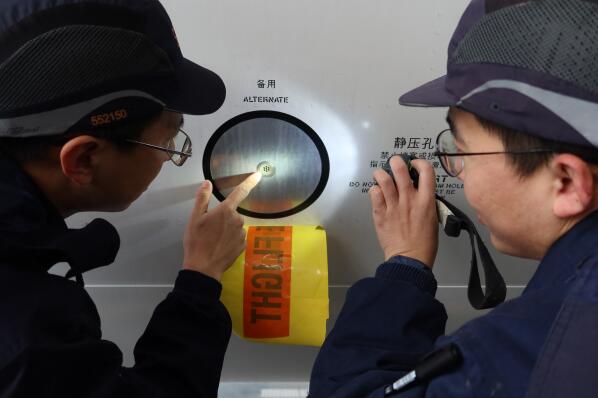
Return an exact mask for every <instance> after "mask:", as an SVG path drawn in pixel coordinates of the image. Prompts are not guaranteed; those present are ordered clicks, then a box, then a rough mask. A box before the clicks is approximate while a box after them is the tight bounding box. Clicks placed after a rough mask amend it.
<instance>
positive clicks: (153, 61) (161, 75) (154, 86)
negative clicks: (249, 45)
mask: <svg viewBox="0 0 598 398" xmlns="http://www.w3.org/2000/svg"><path fill="white" fill-rule="evenodd" d="M225 96H226V90H225V86H224V83H223V81H222V79H221V78H220V77H219V76H218V75H217V74H215V73H214V72H212V71H210V70H208V69H206V68H203V67H202V66H199V65H197V64H195V63H193V62H191V61H189V60H188V59H186V58H184V57H183V54H182V52H181V49H180V47H179V43H178V40H177V37H176V33H175V30H174V28H173V26H172V23H171V21H170V18H169V17H168V14H167V13H166V10H165V9H164V7H163V6H162V5H161V4H160V2H159V1H158V0H3V1H2V2H0V137H33V136H51V135H58V134H63V133H65V132H67V131H72V130H73V129H74V128H78V129H82V130H83V131H84V130H86V129H95V128H102V127H106V126H108V125H114V124H119V123H124V122H128V121H134V120H136V119H141V118H144V117H147V116H148V115H151V114H156V113H157V112H159V111H160V110H163V109H168V110H173V111H177V112H180V113H184V114H191V115H203V114H209V113H212V112H215V111H216V110H217V109H218V108H220V106H221V105H222V103H223V102H224V98H225Z"/></svg>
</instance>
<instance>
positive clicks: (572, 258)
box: [525, 211, 598, 292]
mask: <svg viewBox="0 0 598 398" xmlns="http://www.w3.org/2000/svg"><path fill="white" fill-rule="evenodd" d="M597 241H598V211H597V212H594V213H592V214H590V215H588V216H587V217H586V218H584V219H583V220H581V221H580V222H578V223H577V224H576V225H575V226H573V228H572V229H571V230H570V231H568V232H567V233H566V234H565V235H563V236H561V237H560V238H559V239H558V240H557V241H556V242H555V243H554V244H553V245H552V246H551V247H550V249H548V252H547V253H546V255H545V256H544V258H543V259H542V261H541V262H540V265H539V266H538V269H537V271H536V273H535V274H534V276H533V278H532V279H531V280H530V282H529V283H528V285H527V288H526V289H525V292H529V291H533V290H535V289H539V288H541V287H544V286H547V285H553V284H563V283H564V282H565V280H567V279H568V278H569V277H571V276H572V275H574V274H575V271H576V270H577V268H578V267H579V266H580V265H582V264H583V262H584V261H585V260H586V259H588V257H590V256H592V255H598V246H596V242H597Z"/></svg>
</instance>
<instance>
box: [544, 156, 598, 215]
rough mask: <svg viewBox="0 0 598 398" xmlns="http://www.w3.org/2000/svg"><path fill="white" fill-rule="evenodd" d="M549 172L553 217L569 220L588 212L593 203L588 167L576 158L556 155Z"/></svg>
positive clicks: (592, 184)
mask: <svg viewBox="0 0 598 398" xmlns="http://www.w3.org/2000/svg"><path fill="white" fill-rule="evenodd" d="M551 170H552V172H553V183H554V194H555V200H554V202H553V212H554V215H555V216H557V217H560V218H570V217H575V216H579V215H581V214H583V213H585V212H587V211H588V210H590V208H591V207H592V206H593V205H594V202H595V193H594V188H595V181H594V175H593V173H592V170H591V168H590V166H589V165H588V164H587V163H586V162H584V161H583V160H581V159H580V158H579V157H577V156H574V155H571V154H558V155H556V156H555V157H554V158H553V159H552V160H551Z"/></svg>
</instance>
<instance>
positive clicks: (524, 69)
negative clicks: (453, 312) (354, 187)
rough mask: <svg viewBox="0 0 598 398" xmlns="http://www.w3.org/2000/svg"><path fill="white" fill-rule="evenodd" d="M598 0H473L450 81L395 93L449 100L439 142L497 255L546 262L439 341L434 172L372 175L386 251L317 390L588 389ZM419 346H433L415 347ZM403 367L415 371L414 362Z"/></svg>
mask: <svg viewBox="0 0 598 398" xmlns="http://www.w3.org/2000/svg"><path fill="white" fill-rule="evenodd" d="M596 59H598V2H597V1H594V0H591V1H590V0H539V1H522V0H473V1H471V3H470V5H469V7H468V8H467V10H466V11H465V13H464V15H463V17H462V19H461V21H460V23H459V26H458V27H457V29H456V32H455V33H454V35H453V37H452V39H451V42H450V45H449V62H448V73H447V75H446V76H444V77H441V78H439V79H437V80H434V81H432V82H430V83H428V84H426V85H424V86H421V87H419V88H417V89H415V90H413V91H411V92H409V93H407V94H406V95H404V96H402V97H401V99H400V102H401V104H403V105H408V106H426V107H449V112H448V119H447V120H448V124H449V127H450V128H449V130H445V131H443V132H442V133H441V134H440V135H439V137H438V139H437V146H438V147H437V151H438V152H437V155H438V156H439V158H440V160H441V162H442V166H443V167H444V169H445V171H446V172H447V173H448V174H449V175H451V176H453V177H457V178H459V179H461V181H462V182H463V185H464V190H465V196H466V198H467V200H468V202H469V204H470V205H471V206H472V208H473V209H474V210H475V212H476V213H477V216H478V219H479V222H480V223H481V224H483V225H485V226H486V227H487V228H488V229H489V231H490V234H491V240H492V244H493V245H494V246H495V247H496V248H497V249H498V250H500V251H501V252H503V253H507V254H510V255H513V256H517V257H523V258H530V259H537V260H539V261H540V264H539V266H538V268H537V270H536V273H535V275H534V276H533V278H532V279H531V281H530V282H529V284H528V285H527V287H526V289H525V291H524V292H523V294H522V295H521V296H520V297H518V298H515V299H513V300H510V301H507V302H506V303H504V304H501V305H499V306H498V307H497V308H495V309H494V310H493V311H491V312H489V313H488V314H486V315H484V316H482V317H480V318H477V319H475V320H473V321H471V322H469V323H467V324H465V325H464V326H463V327H461V328H460V329H459V330H457V331H456V332H455V333H453V334H452V335H449V336H445V331H444V328H445V322H446V313H445V310H444V306H443V305H442V304H441V303H440V302H438V301H437V300H436V299H435V298H434V295H435V291H436V286H437V285H436V280H435V279H434V275H433V273H432V267H433V265H434V262H435V258H436V251H437V242H438V241H437V234H438V227H437V218H436V209H435V200H434V194H435V178H434V172H433V169H432V167H431V166H430V165H429V164H428V163H427V162H425V161H422V160H417V161H414V162H413V165H414V167H415V168H416V169H417V170H418V171H419V174H420V178H419V186H418V188H415V187H414V185H413V184H412V183H411V180H410V178H409V175H408V173H407V169H406V166H405V164H404V162H403V161H402V160H401V159H400V158H398V157H394V158H393V159H392V160H391V167H392V169H393V172H394V175H395V181H392V179H391V177H390V176H389V175H388V174H387V173H386V172H383V171H377V172H376V173H375V175H374V177H375V179H376V181H377V182H378V186H377V187H374V188H373V189H372V190H371V201H372V207H373V218H374V224H375V227H376V231H377V234H378V238H379V242H380V245H381V247H382V250H383V253H384V257H385V260H386V262H385V263H384V264H382V265H381V266H380V267H379V268H378V270H377V272H376V276H375V277H374V278H369V279H365V280H362V281H359V282H357V284H355V285H354V286H353V287H352V288H351V289H350V291H349V293H348V294H347V299H346V303H345V306H344V308H343V311H342V312H341V314H340V316H339V318H338V320H337V323H336V325H335V327H334V329H333V330H332V331H331V333H330V335H329V336H328V338H327V340H326V342H325V344H324V346H323V348H322V350H321V352H320V354H319V356H318V358H317V361H316V364H315V366H314V369H313V373H312V379H311V386H310V396H311V397H328V398H330V397H385V396H397V397H509V398H510V397H523V396H528V397H543V398H546V397H596V396H598V378H597V377H596V369H598V294H597V293H598V248H597V247H598V246H597V243H598V213H597V212H596V210H598V149H597V146H598V68H597V67H596ZM426 354H429V355H428V356H427V357H424V356H425V355H426ZM414 369H415V371H414V372H412V370H414Z"/></svg>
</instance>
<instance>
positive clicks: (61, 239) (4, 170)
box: [0, 153, 120, 283]
mask: <svg viewBox="0 0 598 398" xmlns="http://www.w3.org/2000/svg"><path fill="white" fill-rule="evenodd" d="M0 198H2V200H1V201H0V263H2V264H6V265H13V266H18V267H21V268H29V269H34V270H40V271H44V272H47V271H48V270H49V269H50V268H51V267H52V266H53V265H54V264H57V263H60V262H66V263H68V264H69V265H70V267H71V270H70V271H69V273H68V274H67V277H72V276H77V280H78V281H79V282H80V283H82V282H83V280H82V278H81V274H82V273H83V272H86V271H89V270H91V269H94V268H99V267H102V266H106V265H108V264H111V263H112V262H113V261H114V259H115V258H116V254H117V252H118V249H119V247H120V238H119V236H118V233H117V231H116V229H115V228H114V226H112V225H111V224H110V223H109V222H108V221H106V220H102V219H96V220H94V221H92V222H91V223H90V224H89V225H87V226H86V227H84V228H82V229H69V228H68V227H67V225H66V223H65V222H64V220H63V218H62V216H61V215H60V214H59V213H58V211H57V209H56V208H55V207H54V206H53V205H52V203H50V201H49V200H48V199H47V198H46V197H45V196H44V194H43V193H42V192H41V190H40V189H39V188H38V187H37V186H36V185H35V183H34V182H33V181H32V180H31V179H30V178H29V176H27V175H26V174H25V173H24V172H23V171H22V170H21V169H20V167H19V166H18V165H17V164H16V163H15V162H14V161H13V160H12V159H10V158H9V157H7V156H6V155H3V154H1V153H0Z"/></svg>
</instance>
